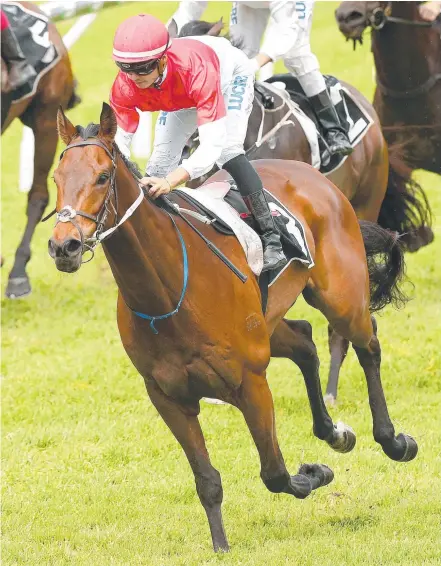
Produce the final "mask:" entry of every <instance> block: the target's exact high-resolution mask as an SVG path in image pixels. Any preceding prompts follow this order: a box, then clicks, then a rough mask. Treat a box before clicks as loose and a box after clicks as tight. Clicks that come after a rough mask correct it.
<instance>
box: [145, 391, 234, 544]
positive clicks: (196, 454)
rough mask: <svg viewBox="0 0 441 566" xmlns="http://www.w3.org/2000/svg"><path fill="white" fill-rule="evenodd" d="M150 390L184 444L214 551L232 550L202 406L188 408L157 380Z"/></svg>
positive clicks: (161, 412) (173, 430)
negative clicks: (204, 431)
mask: <svg viewBox="0 0 441 566" xmlns="http://www.w3.org/2000/svg"><path fill="white" fill-rule="evenodd" d="M146 387H147V393H148V394H149V397H150V399H151V400H152V403H153V404H154V405H155V407H156V409H157V411H158V413H159V414H160V415H161V417H162V418H163V419H164V421H165V423H166V424H167V426H168V427H169V429H170V430H171V431H172V433H173V434H174V436H175V437H176V440H177V441H178V442H179V444H180V445H181V446H182V448H183V450H184V452H185V454H186V456H187V458H188V461H189V463H190V466H191V469H192V470H193V473H194V477H195V482H196V491H197V493H198V496H199V499H200V501H201V503H202V505H203V507H204V509H205V513H206V514H207V518H208V523H209V525H210V531H211V538H212V541H213V548H214V550H215V552H217V551H218V550H224V551H227V550H229V547H228V542H227V537H226V535H225V530H224V525H223V522H222V512H221V504H222V498H223V491H222V482H221V477H220V474H219V472H218V471H217V470H216V469H215V468H213V466H212V465H211V462H210V458H209V456H208V452H207V448H206V446H205V440H204V436H203V434H202V430H201V427H200V424H199V420H198V418H197V414H198V412H199V410H195V409H189V408H187V407H185V406H183V405H181V404H179V403H177V402H176V401H174V400H173V399H171V398H170V397H167V396H166V395H165V394H164V393H163V392H162V391H161V389H160V388H159V387H158V385H157V384H156V382H155V381H153V380H150V381H147V382H146Z"/></svg>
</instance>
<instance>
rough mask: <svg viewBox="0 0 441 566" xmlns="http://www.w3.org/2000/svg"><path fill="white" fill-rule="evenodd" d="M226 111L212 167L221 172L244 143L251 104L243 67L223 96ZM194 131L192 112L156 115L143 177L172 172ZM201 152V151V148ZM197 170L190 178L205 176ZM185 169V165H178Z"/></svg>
mask: <svg viewBox="0 0 441 566" xmlns="http://www.w3.org/2000/svg"><path fill="white" fill-rule="evenodd" d="M224 100H225V108H226V112H227V115H226V129H227V136H226V142H225V144H224V147H223V150H222V153H221V155H220V157H219V159H218V160H217V161H216V164H217V165H218V167H219V168H221V167H222V166H223V165H224V163H227V162H228V161H230V159H233V157H237V156H238V155H241V154H243V153H245V151H244V147H243V144H244V140H245V136H246V133H247V128H248V119H249V117H250V114H251V110H252V107H253V100H254V75H253V74H250V70H249V68H248V65H247V70H246V73H244V72H243V73H240V71H238V74H236V75H234V76H233V77H232V79H231V82H230V84H229V85H228V88H227V90H226V92H225V94H224ZM196 130H197V114H196V108H186V109H183V110H177V111H176V112H160V114H159V116H158V119H157V121H156V126H155V141H154V147H153V152H152V155H151V157H150V160H149V163H148V165H147V169H146V174H147V175H148V176H154V177H165V176H166V175H167V174H168V173H170V172H171V171H173V170H174V169H176V167H178V165H179V161H180V159H181V155H182V150H183V149H184V146H185V144H186V143H187V141H188V140H189V138H190V137H191V136H192V135H193V133H194V132H195V131H196ZM201 149H202V148H201ZM213 165H214V163H213V164H212V165H211V166H210V167H209V168H208V169H206V170H199V171H197V174H194V175H193V177H199V176H201V175H203V174H205V173H207V172H208V171H209V170H210V169H211V167H212V166H213ZM182 166H183V167H184V168H185V161H184V162H183V163H182Z"/></svg>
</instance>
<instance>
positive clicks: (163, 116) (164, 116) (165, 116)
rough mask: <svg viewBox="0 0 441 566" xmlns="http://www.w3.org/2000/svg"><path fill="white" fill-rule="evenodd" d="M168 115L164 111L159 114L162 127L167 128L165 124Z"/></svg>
mask: <svg viewBox="0 0 441 566" xmlns="http://www.w3.org/2000/svg"><path fill="white" fill-rule="evenodd" d="M167 114H168V112H164V110H161V112H160V113H159V118H158V123H159V124H160V125H161V126H165V123H166V121H167Z"/></svg>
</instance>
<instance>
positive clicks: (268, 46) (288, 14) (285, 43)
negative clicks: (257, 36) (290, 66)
mask: <svg viewBox="0 0 441 566" xmlns="http://www.w3.org/2000/svg"><path fill="white" fill-rule="evenodd" d="M269 8H270V15H271V17H270V21H269V24H268V28H267V30H266V33H265V39H264V42H263V45H262V47H261V49H260V52H261V53H265V55H268V57H271V59H272V60H273V61H277V60H278V59H280V58H281V57H283V56H284V55H285V54H286V53H288V51H289V50H290V49H292V48H293V47H294V45H295V44H296V42H297V38H298V36H299V32H300V27H299V20H298V16H297V12H296V3H295V2H287V1H286V0H277V1H273V2H270V6H269Z"/></svg>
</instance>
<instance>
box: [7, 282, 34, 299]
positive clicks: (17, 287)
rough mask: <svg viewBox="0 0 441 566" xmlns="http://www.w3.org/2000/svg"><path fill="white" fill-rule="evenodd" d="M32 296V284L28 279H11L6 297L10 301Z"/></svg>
mask: <svg viewBox="0 0 441 566" xmlns="http://www.w3.org/2000/svg"><path fill="white" fill-rule="evenodd" d="M30 294H31V284H30V283H29V279H28V278H27V277H10V278H9V280H8V286H7V287H6V291H5V295H6V297H7V298H8V299H22V298H24V297H27V296H28V295H30Z"/></svg>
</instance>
